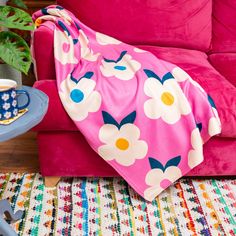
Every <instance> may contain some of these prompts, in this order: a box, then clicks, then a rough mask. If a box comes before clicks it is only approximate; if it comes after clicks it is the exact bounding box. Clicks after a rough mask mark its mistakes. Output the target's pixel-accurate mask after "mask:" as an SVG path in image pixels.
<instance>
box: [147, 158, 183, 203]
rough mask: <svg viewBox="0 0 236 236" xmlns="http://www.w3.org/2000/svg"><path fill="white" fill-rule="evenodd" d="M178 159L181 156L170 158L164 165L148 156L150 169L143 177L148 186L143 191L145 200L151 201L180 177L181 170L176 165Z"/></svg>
mask: <svg viewBox="0 0 236 236" xmlns="http://www.w3.org/2000/svg"><path fill="white" fill-rule="evenodd" d="M180 161H181V157H180V156H177V157H174V158H172V159H170V160H169V161H168V162H167V163H166V165H165V166H163V165H162V163H161V162H159V161H158V160H156V159H154V158H151V157H149V163H150V166H151V169H152V170H150V171H149V172H148V173H147V175H146V177H145V182H146V184H147V185H149V186H150V187H148V188H147V189H146V190H145V191H144V197H145V199H146V200H149V201H152V200H153V199H154V198H155V197H156V196H157V195H158V194H159V193H161V192H162V191H163V190H164V189H166V188H167V187H168V186H170V185H171V184H172V183H173V182H174V181H176V180H177V179H179V178H180V177H182V172H181V170H180V168H178V167H177V166H178V164H179V163H180Z"/></svg>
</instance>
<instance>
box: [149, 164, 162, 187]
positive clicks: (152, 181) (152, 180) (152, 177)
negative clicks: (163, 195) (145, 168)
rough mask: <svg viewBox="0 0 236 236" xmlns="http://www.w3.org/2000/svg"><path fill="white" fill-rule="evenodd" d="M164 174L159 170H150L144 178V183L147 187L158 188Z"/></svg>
mask: <svg viewBox="0 0 236 236" xmlns="http://www.w3.org/2000/svg"><path fill="white" fill-rule="evenodd" d="M163 176H164V173H163V171H162V170H161V169H157V168H156V169H152V170H150V171H149V172H148V173H147V175H146V177H145V182H146V184H147V185H150V186H153V185H157V186H160V183H161V181H162V179H163Z"/></svg>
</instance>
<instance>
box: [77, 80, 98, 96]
mask: <svg viewBox="0 0 236 236" xmlns="http://www.w3.org/2000/svg"><path fill="white" fill-rule="evenodd" d="M95 86H96V82H95V81H94V80H91V79H86V78H82V79H81V80H80V81H79V82H78V83H77V84H76V83H74V87H73V89H79V90H81V91H82V92H83V94H84V99H86V98H87V97H88V96H89V95H90V94H91V93H92V91H93V90H94V88H95Z"/></svg>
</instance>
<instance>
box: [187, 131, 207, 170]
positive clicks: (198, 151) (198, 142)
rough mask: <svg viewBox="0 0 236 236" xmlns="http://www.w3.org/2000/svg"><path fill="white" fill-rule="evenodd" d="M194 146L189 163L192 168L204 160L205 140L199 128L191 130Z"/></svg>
mask: <svg viewBox="0 0 236 236" xmlns="http://www.w3.org/2000/svg"><path fill="white" fill-rule="evenodd" d="M191 145H192V148H193V149H191V150H190V151H189V153H188V165H189V167H190V168H191V169H192V168H194V167H195V166H197V165H198V164H200V163H201V162H202V161H203V146H202V145H203V141H202V137H201V134H200V131H199V128H195V129H194V130H193V131H192V132H191Z"/></svg>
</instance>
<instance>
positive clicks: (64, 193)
mask: <svg viewBox="0 0 236 236" xmlns="http://www.w3.org/2000/svg"><path fill="white" fill-rule="evenodd" d="M0 199H8V200H9V201H10V202H11V205H12V207H13V209H14V210H19V209H21V210H23V211H24V218H23V219H22V220H20V221H18V222H16V223H15V224H12V227H13V228H14V229H15V230H16V232H17V233H18V235H21V236H27V235H34V236H36V235H39V236H41V235H42V236H46V235H52V236H53V235H63V236H64V235H66V236H77V235H79V236H80V235H104V236H113V235H126V236H138V235H148V236H150V235H160V236H161V235H183V236H186V235H187V236H188V235H206V236H208V235H209V236H211V235H212V236H215V235H232V236H233V235H236V180H235V179H220V180H215V179H206V180H191V179H181V180H179V181H177V182H176V183H175V184H174V185H172V186H171V187H169V188H168V189H167V190H165V191H164V192H163V193H161V194H160V195H159V196H158V197H157V198H156V199H155V200H154V201H153V202H146V201H145V200H143V199H142V198H141V197H140V196H139V195H137V193H135V192H134V191H133V189H131V188H130V187H129V186H128V185H127V183H126V182H125V181H124V180H123V179H121V178H74V179H63V180H62V181H61V182H60V183H59V185H58V187H57V188H45V186H44V184H43V179H42V177H41V176H40V175H39V174H0Z"/></svg>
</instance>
